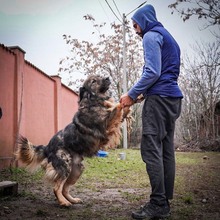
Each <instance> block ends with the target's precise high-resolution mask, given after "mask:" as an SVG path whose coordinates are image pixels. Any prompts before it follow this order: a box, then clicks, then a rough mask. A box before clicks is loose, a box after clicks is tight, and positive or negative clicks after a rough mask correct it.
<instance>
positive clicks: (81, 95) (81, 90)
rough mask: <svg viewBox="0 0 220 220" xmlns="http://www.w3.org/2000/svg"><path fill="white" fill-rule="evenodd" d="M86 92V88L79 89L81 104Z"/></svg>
mask: <svg viewBox="0 0 220 220" xmlns="http://www.w3.org/2000/svg"><path fill="white" fill-rule="evenodd" d="M85 91H86V88H85V87H80V88H79V101H80V102H81V101H82V99H83V96H84V93H85Z"/></svg>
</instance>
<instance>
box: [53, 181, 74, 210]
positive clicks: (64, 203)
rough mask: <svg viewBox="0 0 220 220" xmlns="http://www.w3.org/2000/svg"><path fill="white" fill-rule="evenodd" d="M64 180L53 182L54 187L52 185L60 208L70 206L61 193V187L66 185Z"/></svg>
mask: <svg viewBox="0 0 220 220" xmlns="http://www.w3.org/2000/svg"><path fill="white" fill-rule="evenodd" d="M66 180H67V179H64V180H60V179H59V180H57V181H56V182H55V185H54V188H53V191H54V194H55V196H56V197H57V199H58V201H59V204H60V205H61V206H70V205H71V203H70V202H69V201H68V200H67V199H66V198H65V197H64V196H63V193H62V192H63V186H64V184H65V183H66Z"/></svg>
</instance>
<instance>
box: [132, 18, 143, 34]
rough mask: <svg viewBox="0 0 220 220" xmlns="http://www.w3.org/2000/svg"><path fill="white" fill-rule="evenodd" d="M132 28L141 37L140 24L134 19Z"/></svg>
mask: <svg viewBox="0 0 220 220" xmlns="http://www.w3.org/2000/svg"><path fill="white" fill-rule="evenodd" d="M133 28H134V30H135V32H136V34H137V35H139V36H140V37H143V35H142V30H141V28H140V26H139V25H138V24H137V23H136V22H134V21H133Z"/></svg>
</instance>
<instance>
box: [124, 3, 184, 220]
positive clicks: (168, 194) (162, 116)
mask: <svg viewBox="0 0 220 220" xmlns="http://www.w3.org/2000/svg"><path fill="white" fill-rule="evenodd" d="M132 21H133V27H134V29H135V31H136V33H137V34H138V35H139V36H141V37H142V40H143V50H144V61H145V63H144V66H143V73H142V76H141V77H140V79H139V80H138V81H137V83H136V84H135V85H134V86H133V87H132V88H131V89H130V90H129V91H128V93H126V94H124V95H122V96H121V99H120V102H121V104H122V105H123V106H131V105H133V104H134V103H135V100H137V98H138V96H139V95H141V94H142V95H143V96H144V98H145V103H144V105H143V110H142V140H141V156H142V159H143V161H144V162H145V163H146V169H147V173H148V175H149V179H150V184H151V195H150V201H149V202H147V203H146V204H145V205H144V206H142V207H141V209H140V210H138V211H136V212H133V213H132V217H133V218H134V219H151V218H155V217H156V218H163V217H167V216H169V215H170V206H169V200H170V199H172V198H173V189H174V177H175V154H174V144H173V139H174V129H175V121H176V119H177V118H178V117H179V115H180V111H181V99H182V98H183V95H182V93H181V91H180V89H179V86H178V84H177V79H178V76H179V71H180V49H179V46H178V44H177V42H176V41H175V40H174V38H173V37H172V36H171V34H170V33H169V32H168V31H167V30H166V29H165V28H164V27H163V25H162V24H161V23H160V22H158V21H157V18H156V13H155V10H154V7H153V6H152V5H145V6H143V7H142V8H140V9H139V10H137V11H136V13H135V14H134V15H133V17H132Z"/></svg>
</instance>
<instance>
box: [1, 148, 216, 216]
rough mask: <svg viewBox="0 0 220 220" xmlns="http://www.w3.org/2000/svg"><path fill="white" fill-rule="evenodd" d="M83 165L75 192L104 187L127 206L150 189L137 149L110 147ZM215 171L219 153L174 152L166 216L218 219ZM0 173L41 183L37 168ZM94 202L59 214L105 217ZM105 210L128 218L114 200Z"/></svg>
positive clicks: (42, 212) (24, 182) (140, 199)
mask: <svg viewBox="0 0 220 220" xmlns="http://www.w3.org/2000/svg"><path fill="white" fill-rule="evenodd" d="M120 152H125V153H126V160H120V159H119V153H120ZM204 156H205V157H204ZM204 158H205V159H204ZM84 165H85V167H86V169H85V171H84V173H83V175H82V176H81V178H80V179H79V181H78V182H77V183H76V190H77V192H78V193H80V192H83V193H84V190H85V189H88V190H89V192H93V193H99V192H100V194H101V193H102V192H103V191H104V190H106V189H108V190H109V189H113V190H116V191H117V192H118V193H120V194H121V196H122V199H123V200H124V201H126V202H128V203H129V204H131V205H132V204H133V205H140V204H141V203H142V202H143V201H144V199H146V197H147V196H149V195H146V192H147V191H146V189H148V191H149V190H150V187H149V186H150V183H149V179H148V176H147V174H146V167H145V164H144V163H143V161H142V159H141V156H140V151H139V150H130V149H128V150H124V149H117V150H111V151H109V155H108V157H106V158H100V157H94V158H85V160H84ZM219 170H220V153H214V152H206V153H205V152H199V153H198V152H197V153H190V152H187V153H183V152H177V153H176V180H175V194H174V200H173V201H172V203H171V207H172V212H173V214H172V217H170V218H169V219H171V220H191V219H192V220H194V219H204V220H207V219H210V220H211V219H212V220H217V219H220V213H219V204H220V190H219V186H220V175H219ZM0 174H1V175H0V181H3V180H5V179H7V180H12V181H17V182H19V184H21V185H24V186H25V185H27V186H28V187H31V184H33V183H34V184H35V185H37V186H38V185H39V186H38V190H40V189H41V186H42V185H40V184H42V183H43V182H42V181H43V180H42V177H43V172H42V171H41V170H40V171H38V172H37V173H35V174H32V175H30V174H29V173H27V172H26V171H25V170H24V169H22V168H13V169H11V170H3V171H1V172H0ZM128 189H132V190H133V191H131V190H130V191H129V190H128ZM126 190H127V191H126ZM137 191H138V192H140V191H141V193H136V192H137ZM134 192H135V193H134ZM21 196H22V197H27V198H31V197H33V198H34V200H37V201H38V198H36V197H35V194H34V193H33V194H32V193H30V191H28V189H27V190H25V191H22V193H21ZM144 197H145V198H144ZM103 200H104V199H103ZM2 201H3V200H2ZM94 205H101V200H99V199H97V200H91V203H88V204H87V205H86V206H85V207H84V210H83V213H78V212H76V213H75V212H74V213H73V212H68V211H66V212H65V214H64V213H63V215H66V214H68V213H69V216H70V219H75V218H76V216H78V217H79V219H80V217H83V216H91V219H93V218H92V217H94V219H109V218H108V217H106V216H104V214H103V213H97V212H94V211H93V206H94ZM125 208H126V207H125ZM109 210H110V211H109V212H113V213H118V212H119V213H120V215H119V217H118V218H117V219H122V220H123V219H124V220H125V219H128V218H127V217H123V213H121V212H122V210H121V208H120V207H118V206H117V204H116V205H114V201H113V202H112V205H111V206H110V207H109ZM35 213H36V215H37V216H42V217H43V216H45V215H46V214H47V210H46V211H45V210H43V209H40V208H39V209H37V211H35ZM49 213H50V212H49ZM121 216H122V217H121ZM64 219H65V218H64Z"/></svg>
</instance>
